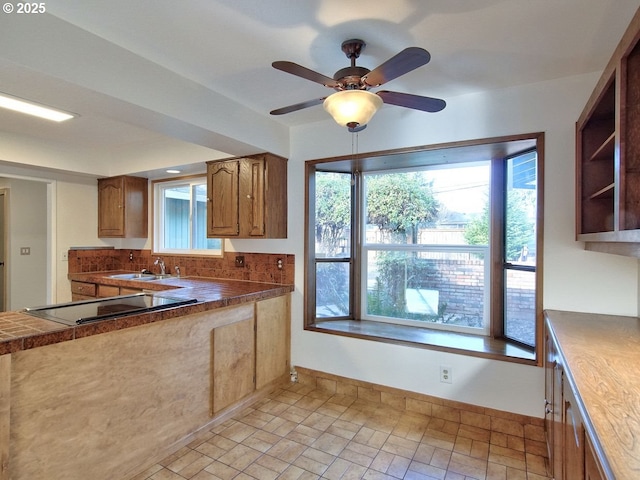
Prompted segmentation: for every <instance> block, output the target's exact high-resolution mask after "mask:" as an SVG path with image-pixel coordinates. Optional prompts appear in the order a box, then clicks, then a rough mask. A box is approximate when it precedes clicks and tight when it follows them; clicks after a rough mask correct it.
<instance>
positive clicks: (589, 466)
mask: <svg viewBox="0 0 640 480" xmlns="http://www.w3.org/2000/svg"><path fill="white" fill-rule="evenodd" d="M585 440H586V441H585V446H586V450H585V453H584V455H585V458H584V478H585V480H605V478H607V477H605V475H604V473H603V471H602V466H601V465H600V462H599V461H598V457H597V455H596V453H595V450H594V448H593V444H592V443H591V440H590V439H589V437H588V436H587V437H586V439H585Z"/></svg>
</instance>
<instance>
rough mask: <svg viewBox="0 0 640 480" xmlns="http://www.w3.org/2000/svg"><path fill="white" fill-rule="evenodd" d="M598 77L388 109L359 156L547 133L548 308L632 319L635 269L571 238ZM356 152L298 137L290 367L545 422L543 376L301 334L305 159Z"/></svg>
mask: <svg viewBox="0 0 640 480" xmlns="http://www.w3.org/2000/svg"><path fill="white" fill-rule="evenodd" d="M598 77H599V75H598V74H590V75H581V76H576V77H571V78H565V79H561V80H557V81H550V82H544V83H539V84H532V85H524V86H521V87H517V88H509V89H505V90H496V91H490V92H484V93H478V94H473V95H465V96H461V97H456V98H451V99H447V102H448V105H447V108H446V109H445V110H443V111H442V112H440V113H437V114H425V113H422V112H413V111H409V110H406V109H402V108H398V107H387V106H385V107H384V108H383V109H382V110H381V111H380V112H378V114H377V115H376V117H374V119H373V120H372V122H371V124H370V125H369V126H368V127H367V129H366V130H364V131H363V132H362V133H360V134H359V136H358V142H357V143H358V151H359V152H371V151H379V150H387V149H393V148H402V147H408V146H418V145H427V144H437V143H445V142H453V141H460V140H469V139H478V138H488V137H495V136H503V135H511V134H521V133H531V132H538V131H543V132H545V142H546V145H545V176H544V180H545V197H544V201H545V214H544V271H543V282H544V292H543V295H544V297H543V304H544V308H548V309H566V310H578V311H592V312H602V313H614V314H623V315H634V316H635V315H637V313H638V261H637V260H636V259H632V258H626V257H618V256H614V255H605V254H599V253H593V252H586V251H584V249H583V245H582V244H581V243H579V242H576V241H575V240H574V238H575V237H574V224H575V221H574V208H575V202H574V191H575V190H574V168H575V167H574V162H575V156H574V155H575V153H574V150H575V147H574V141H575V140H574V138H575V135H574V129H575V121H576V120H577V118H578V116H579V114H580V112H581V111H582V108H583V106H584V104H585V103H586V101H587V99H588V97H589V95H590V94H591V91H592V89H593V87H594V86H595V83H596V81H597V79H598ZM351 153H352V136H351V134H349V133H348V132H347V131H346V130H345V129H341V128H340V127H338V126H337V125H335V124H333V123H331V122H323V123H318V124H315V125H309V126H305V127H300V128H297V129H295V130H294V131H293V134H292V146H291V155H290V161H289V195H290V198H291V199H292V201H290V203H289V207H290V212H289V226H290V238H289V244H290V245H291V247H292V248H293V250H292V253H295V255H296V292H295V294H294V296H293V300H292V314H293V318H292V322H293V328H292V345H293V347H292V364H293V365H298V366H303V367H307V368H311V369H315V370H321V371H325V372H329V373H333V374H336V375H341V376H345V377H349V378H355V379H360V380H364V381H369V382H373V383H378V384H383V385H387V386H391V387H396V388H400V389H406V390H411V391H415V392H420V393H424V394H428V395H434V396H438V397H443V398H448V399H452V400H457V401H462V402H469V403H473V404H477V405H482V406H486V407H491V408H498V409H502V410H507V411H512V412H516V413H522V414H526V415H532V416H539V417H542V416H543V398H544V378H543V369H542V368H539V367H531V366H523V365H519V364H513V363H508V362H502V361H492V360H483V359H478V358H473V357H467V356H463V355H455V354H448V353H442V352H437V351H433V350H426V349H418V348H410V347H404V346H398V345H388V344H383V343H378V342H370V341H366V340H359V339H353V338H344V337H339V336H334V335H328V334H322V333H315V332H306V331H304V330H302V324H303V318H302V315H303V306H302V302H303V293H302V290H303V274H304V271H303V264H302V261H303V255H304V245H303V230H302V227H301V226H302V225H303V222H304V211H303V205H302V198H304V185H303V183H302V181H301V180H302V178H303V176H304V161H305V160H309V159H316V158H325V157H330V156H340V155H348V154H351ZM296 226H300V227H299V228H296ZM442 364H445V365H448V366H451V367H452V368H453V372H454V374H453V377H454V381H453V383H452V384H450V385H449V384H444V383H440V382H439V381H438V374H439V366H440V365H442Z"/></svg>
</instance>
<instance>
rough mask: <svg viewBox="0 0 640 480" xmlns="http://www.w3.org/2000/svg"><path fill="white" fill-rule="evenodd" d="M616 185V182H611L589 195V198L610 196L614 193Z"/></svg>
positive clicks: (595, 198)
mask: <svg viewBox="0 0 640 480" xmlns="http://www.w3.org/2000/svg"><path fill="white" fill-rule="evenodd" d="M614 187H615V183H611V184H609V185H607V186H606V187H604V188H601V189H600V190H598V191H597V192H594V193H592V194H591V195H589V200H597V199H599V198H609V197H610V196H611V195H610V194H611V193H613V189H614Z"/></svg>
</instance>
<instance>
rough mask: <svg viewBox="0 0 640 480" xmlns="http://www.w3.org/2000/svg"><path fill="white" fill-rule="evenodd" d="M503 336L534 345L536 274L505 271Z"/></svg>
mask: <svg viewBox="0 0 640 480" xmlns="http://www.w3.org/2000/svg"><path fill="white" fill-rule="evenodd" d="M505 273H506V279H505V283H506V295H505V307H504V309H505V312H504V317H505V325H504V328H505V332H504V333H505V335H506V336H507V337H508V338H512V339H514V340H517V341H519V342H522V343H524V344H526V345H531V346H532V347H533V346H534V345H535V344H536V274H535V272H525V271H521V270H506V272H505Z"/></svg>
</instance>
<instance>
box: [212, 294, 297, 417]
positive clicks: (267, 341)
mask: <svg viewBox="0 0 640 480" xmlns="http://www.w3.org/2000/svg"><path fill="white" fill-rule="evenodd" d="M289 312H290V296H289V295H285V296H281V297H275V298H271V299H267V300H262V301H260V302H257V303H256V304H255V310H254V312H253V316H251V317H250V318H246V319H242V320H239V321H235V322H234V323H230V324H228V325H224V326H220V327H218V328H215V329H214V330H213V332H212V333H211V341H212V349H211V351H212V353H211V385H212V388H211V412H212V414H217V413H218V412H220V411H222V410H224V409H225V408H227V407H229V406H231V405H233V404H235V403H237V402H239V401H240V400H242V399H243V398H246V397H247V396H249V395H251V394H252V393H253V392H254V391H255V390H260V389H261V388H263V387H266V386H267V385H269V384H270V383H272V382H274V381H276V380H279V379H281V378H282V377H283V376H285V375H288V374H289V371H290V361H289V350H290V337H291V335H290V323H291V322H290V318H291V316H290V313H289Z"/></svg>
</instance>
